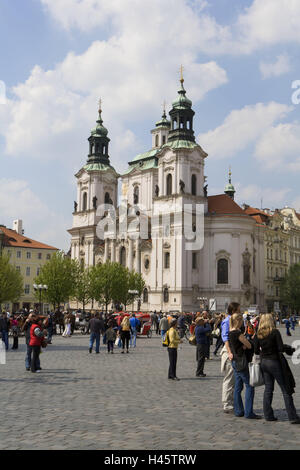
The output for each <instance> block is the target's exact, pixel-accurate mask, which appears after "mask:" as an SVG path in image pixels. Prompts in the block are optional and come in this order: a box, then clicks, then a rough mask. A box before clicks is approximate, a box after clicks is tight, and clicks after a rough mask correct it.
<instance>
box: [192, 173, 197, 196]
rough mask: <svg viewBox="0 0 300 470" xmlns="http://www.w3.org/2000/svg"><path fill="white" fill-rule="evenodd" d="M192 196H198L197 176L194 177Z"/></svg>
mask: <svg viewBox="0 0 300 470" xmlns="http://www.w3.org/2000/svg"><path fill="white" fill-rule="evenodd" d="M192 195H193V196H196V195H197V176H196V175H192Z"/></svg>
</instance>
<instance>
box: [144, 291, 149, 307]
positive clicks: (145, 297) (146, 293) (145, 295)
mask: <svg viewBox="0 0 300 470" xmlns="http://www.w3.org/2000/svg"><path fill="white" fill-rule="evenodd" d="M148 299H149V295H148V289H147V288H145V289H144V292H143V302H144V304H147V303H148Z"/></svg>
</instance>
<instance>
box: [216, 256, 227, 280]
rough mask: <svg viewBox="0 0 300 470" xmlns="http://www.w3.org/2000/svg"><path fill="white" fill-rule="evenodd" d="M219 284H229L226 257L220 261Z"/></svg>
mask: <svg viewBox="0 0 300 470" xmlns="http://www.w3.org/2000/svg"><path fill="white" fill-rule="evenodd" d="M218 284H228V260H227V259H225V258H222V259H219V261H218Z"/></svg>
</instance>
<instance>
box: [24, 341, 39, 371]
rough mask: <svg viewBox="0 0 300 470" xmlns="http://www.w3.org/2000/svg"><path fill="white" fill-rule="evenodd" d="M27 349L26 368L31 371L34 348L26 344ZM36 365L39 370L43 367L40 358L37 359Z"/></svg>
mask: <svg viewBox="0 0 300 470" xmlns="http://www.w3.org/2000/svg"><path fill="white" fill-rule="evenodd" d="M26 348H27V351H26V357H25V367H26V369H30V367H31V355H32V346H29V344H26ZM36 365H37V368H38V369H39V368H40V367H41V364H40V358H39V357H38V358H37V364H36Z"/></svg>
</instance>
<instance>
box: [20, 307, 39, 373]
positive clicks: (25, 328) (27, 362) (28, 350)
mask: <svg viewBox="0 0 300 470" xmlns="http://www.w3.org/2000/svg"><path fill="white" fill-rule="evenodd" d="M34 319H35V317H34V314H32V313H30V314H29V315H28V318H27V319H26V321H25V323H24V325H23V329H22V331H24V334H25V343H26V356H25V368H26V370H27V371H30V367H31V356H32V346H30V328H31V326H32V325H33V324H34ZM40 368H41V365H40V359H39V357H37V358H36V369H37V370H40Z"/></svg>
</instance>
